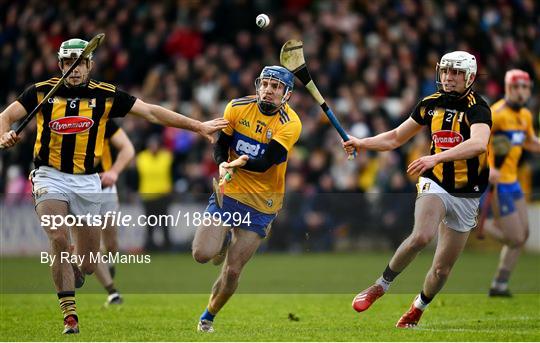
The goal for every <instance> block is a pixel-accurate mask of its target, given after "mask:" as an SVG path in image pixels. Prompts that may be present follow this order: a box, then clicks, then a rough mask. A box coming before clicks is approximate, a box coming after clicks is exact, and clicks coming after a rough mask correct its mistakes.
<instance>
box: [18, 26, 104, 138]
mask: <svg viewBox="0 0 540 343" xmlns="http://www.w3.org/2000/svg"><path fill="white" fill-rule="evenodd" d="M103 38H105V34H104V33H99V34H97V35H95V36H94V38H92V39H91V40H90V42H88V44H87V45H86V47H85V48H84V50H83V51H82V53H81V54H80V56H79V57H77V59H76V60H75V62H73V64H72V65H71V67H69V69H68V70H67V71H66V72H65V73H64V74H63V75H62V77H61V78H60V80H58V82H57V83H56V85H55V86H54V87H53V88H52V89H51V90H50V91H49V93H47V94H46V95H45V96H44V97H43V100H41V102H40V103H39V104H38V105H37V106H36V108H34V110H33V111H32V112H30V113H29V114H27V115H26V117H24V119H23V121H22V122H21V124H20V125H19V127H17V129H16V130H15V133H16V134H17V135H18V134H20V133H21V131H22V130H23V129H24V128H25V127H26V125H28V123H29V122H30V120H32V118H33V117H34V116H35V115H36V113H37V112H38V111H39V110H40V109H41V107H42V106H43V104H44V103H45V102H46V101H47V100H49V99H50V98H51V97H52V96H53V95H54V94H55V93H56V91H57V90H58V88H60V86H61V85H62V84H63V83H64V80H65V79H66V78H67V77H68V76H69V74H71V72H72V71H73V70H74V69H75V68H77V66H78V65H79V64H80V63H81V61H82V60H83V59H85V58H88V56H90V54H91V53H92V52H93V51H94V50H96V48H97V47H98V46H99V45H100V44H101V42H102V41H103Z"/></svg>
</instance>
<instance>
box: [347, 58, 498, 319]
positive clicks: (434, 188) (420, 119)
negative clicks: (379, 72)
mask: <svg viewBox="0 0 540 343" xmlns="http://www.w3.org/2000/svg"><path fill="white" fill-rule="evenodd" d="M476 72H477V66H476V58H475V57H474V56H473V55H471V54H469V53H467V52H465V51H454V52H451V53H447V54H445V55H444V56H443V57H442V58H441V60H440V62H439V63H438V64H437V69H436V82H437V88H438V90H439V91H438V92H437V93H435V94H433V95H430V96H428V97H425V98H424V99H422V100H421V101H420V102H419V103H418V104H417V106H416V108H415V109H414V111H413V112H412V114H411V116H410V117H409V118H407V119H406V120H405V121H404V122H403V123H402V124H401V125H400V126H399V127H397V128H395V129H393V130H391V131H388V132H384V133H381V134H379V135H377V136H375V137H369V138H363V139H358V138H355V137H352V136H350V141H347V142H344V143H343V146H344V148H345V150H346V152H347V153H348V154H351V153H352V152H354V151H355V150H358V149H371V150H379V151H384V150H392V149H395V148H397V147H399V146H401V145H403V144H404V143H405V142H407V141H408V140H409V139H411V138H412V137H413V136H414V135H416V134H418V133H419V132H420V131H421V130H422V128H423V127H424V126H427V127H428V129H429V134H430V136H431V153H430V154H429V155H427V156H423V157H420V158H418V159H416V160H414V161H413V162H412V163H411V164H409V166H408V168H407V172H408V173H409V174H411V175H420V177H419V180H418V196H417V198H416V204H415V211H414V227H413V230H412V233H411V235H410V236H409V237H407V239H405V240H404V241H403V242H402V243H401V245H400V246H399V248H398V249H397V250H396V252H395V253H394V256H393V257H392V259H391V260H390V262H389V263H388V265H387V267H386V269H385V270H384V271H383V273H382V275H381V276H380V277H379V278H378V279H377V280H376V281H375V284H374V285H372V286H371V287H369V288H367V289H365V290H364V291H362V292H360V293H359V294H358V295H357V296H356V297H355V298H354V300H353V308H354V309H355V310H356V311H358V312H362V311H365V310H367V309H368V308H369V307H370V306H371V305H372V304H373V302H375V300H377V299H378V298H379V297H381V296H383V295H384V294H385V292H386V291H387V290H388V288H389V287H390V284H391V283H392V282H393V281H394V279H395V278H396V277H397V276H398V275H399V274H400V273H401V272H402V271H403V270H404V269H405V268H406V267H407V266H408V265H409V264H410V263H411V262H412V260H413V259H414V258H415V257H416V256H417V255H418V253H419V252H420V251H421V250H422V249H423V248H424V247H425V246H426V245H427V244H428V243H429V242H430V241H432V240H433V238H434V237H435V235H436V234H437V233H438V242H437V249H436V251H435V256H434V258H433V266H432V267H431V269H430V271H429V272H428V274H427V275H426V278H425V280H424V286H423V288H422V291H421V292H420V294H418V296H417V297H416V298H415V299H414V301H413V304H412V305H411V307H410V309H409V310H408V311H407V312H405V314H404V315H403V316H401V318H400V319H399V320H398V322H397V324H396V326H397V327H400V328H412V327H415V326H416V325H417V324H418V321H419V320H420V317H421V316H422V313H423V312H424V311H425V310H426V308H427V306H428V305H429V303H430V302H431V300H432V299H433V297H435V295H437V293H438V292H439V291H440V290H441V289H442V287H443V286H444V284H445V282H446V280H447V277H448V274H449V273H450V272H451V270H452V266H453V265H454V263H455V262H456V260H457V258H458V257H459V255H460V253H461V251H462V250H463V248H464V247H465V243H466V242H467V238H468V236H469V233H470V230H472V229H473V228H474V227H475V226H476V224H477V215H478V207H479V203H480V199H479V198H480V196H481V194H482V192H483V191H484V190H485V188H486V187H487V182H488V177H489V168H488V160H487V156H486V154H487V153H486V152H487V145H488V142H489V136H490V127H491V111H490V109H489V107H488V106H487V104H486V102H485V101H484V100H482V98H481V97H480V96H479V95H478V94H476V93H475V92H474V91H473V90H472V85H473V83H474V80H475V79H476ZM396 196H398V195H396Z"/></svg>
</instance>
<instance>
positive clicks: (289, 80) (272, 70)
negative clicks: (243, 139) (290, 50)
mask: <svg viewBox="0 0 540 343" xmlns="http://www.w3.org/2000/svg"><path fill="white" fill-rule="evenodd" d="M262 79H275V80H278V81H279V82H281V83H282V84H283V85H284V86H285V91H284V92H283V97H282V98H281V105H283V104H284V103H285V102H286V101H287V97H286V95H287V93H289V92H292V90H293V88H294V75H293V74H292V73H291V72H290V71H288V70H287V69H285V68H283V67H281V66H266V67H264V68H263V70H262V71H261V74H260V75H259V77H258V78H257V79H256V80H255V90H256V92H257V105H258V107H259V110H260V111H261V112H262V113H264V114H273V113H275V112H276V111H277V110H279V108H281V106H278V107H276V106H275V104H274V103H270V102H268V101H263V100H262V99H261V98H260V97H259V96H258V95H259V86H260V83H261V80H262Z"/></svg>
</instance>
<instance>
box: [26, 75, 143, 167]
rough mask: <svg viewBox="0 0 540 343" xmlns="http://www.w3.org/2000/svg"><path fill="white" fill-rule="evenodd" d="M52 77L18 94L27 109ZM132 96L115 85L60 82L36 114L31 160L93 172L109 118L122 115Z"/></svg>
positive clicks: (49, 86)
mask: <svg viewBox="0 0 540 343" xmlns="http://www.w3.org/2000/svg"><path fill="white" fill-rule="evenodd" d="M58 81H59V78H52V79H49V80H47V81H44V82H39V83H36V84H34V85H32V86H30V87H28V88H27V89H26V90H25V91H24V92H23V93H22V94H21V95H20V96H19V97H18V98H17V101H18V102H20V103H21V104H22V105H23V106H24V108H25V109H26V111H27V112H28V113H30V112H31V111H32V110H33V109H34V108H35V107H36V106H37V104H39V103H40V102H41V100H42V99H43V98H44V97H45V95H46V94H47V93H48V92H49V91H50V90H51V89H52V88H53V87H54V86H55V85H56V84H57V83H58ZM135 101H136V98H135V97H133V96H131V95H129V94H127V93H125V92H123V91H121V90H119V89H118V88H117V87H116V86H114V85H111V84H108V83H105V82H99V81H95V80H90V81H89V83H88V85H86V86H82V87H73V88H68V87H66V86H65V85H61V86H60V87H59V88H58V90H57V91H56V93H55V94H54V95H53V96H52V97H51V98H49V99H48V100H47V101H46V102H45V103H44V104H43V106H42V107H41V110H40V111H39V112H38V113H37V115H36V126H37V134H36V142H35V144H34V164H35V165H36V168H37V167H39V166H49V167H52V168H55V169H57V170H59V171H61V172H64V173H68V174H93V173H95V172H96V164H97V163H98V162H99V160H100V158H101V155H102V152H103V144H104V137H105V127H106V124H107V121H108V120H109V118H115V117H123V116H125V115H126V114H127V113H128V112H129V111H130V110H131V108H132V107H133V104H134V103H135Z"/></svg>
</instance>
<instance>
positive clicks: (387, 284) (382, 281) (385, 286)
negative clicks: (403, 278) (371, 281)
mask: <svg viewBox="0 0 540 343" xmlns="http://www.w3.org/2000/svg"><path fill="white" fill-rule="evenodd" d="M375 284H377V285H379V286H381V287H382V288H383V290H384V291H385V292H386V291H387V290H388V288H390V285H391V284H392V283H391V282H388V281H386V280H385V279H384V277H382V276H381V277H380V278H378V279H377V281H375Z"/></svg>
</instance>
